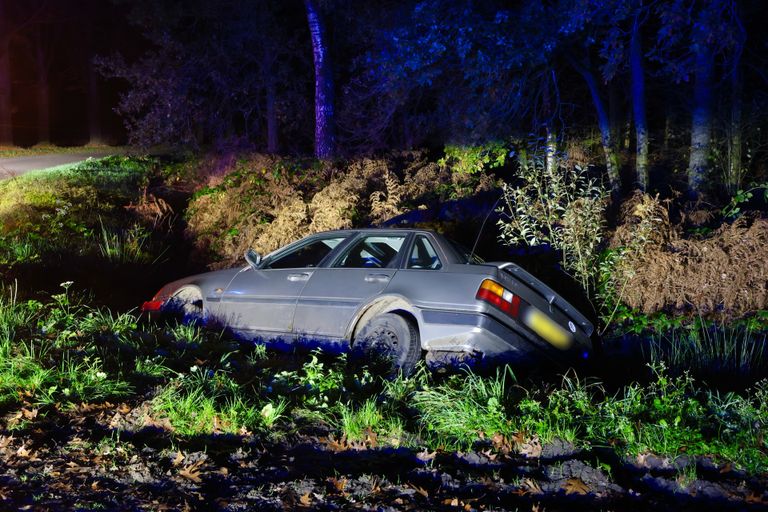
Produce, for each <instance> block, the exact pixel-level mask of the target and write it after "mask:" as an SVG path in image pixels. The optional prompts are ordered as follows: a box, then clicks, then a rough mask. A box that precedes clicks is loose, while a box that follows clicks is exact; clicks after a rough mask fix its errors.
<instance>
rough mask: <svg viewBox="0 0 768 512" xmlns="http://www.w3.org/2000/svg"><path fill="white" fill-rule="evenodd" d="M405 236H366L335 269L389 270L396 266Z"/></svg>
mask: <svg viewBox="0 0 768 512" xmlns="http://www.w3.org/2000/svg"><path fill="white" fill-rule="evenodd" d="M404 241H405V235H392V236H381V235H377V236H366V237H363V238H361V239H360V240H359V241H358V242H356V243H355V244H353V245H352V247H351V248H350V249H349V250H348V251H347V252H346V253H345V254H344V255H343V256H342V257H341V258H340V259H339V261H338V262H337V263H336V264H335V265H334V266H335V267H344V268H387V267H391V266H393V265H394V264H395V261H396V259H397V253H398V252H399V251H400V248H401V247H402V246H403V242H404Z"/></svg>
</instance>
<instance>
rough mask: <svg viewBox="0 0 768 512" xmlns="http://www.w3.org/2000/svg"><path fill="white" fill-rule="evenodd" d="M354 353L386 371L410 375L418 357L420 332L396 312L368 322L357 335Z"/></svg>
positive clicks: (419, 352) (419, 353) (419, 355)
mask: <svg viewBox="0 0 768 512" xmlns="http://www.w3.org/2000/svg"><path fill="white" fill-rule="evenodd" d="M352 348H353V352H356V353H358V354H361V355H363V356H364V357H365V358H366V360H367V361H370V362H372V363H378V362H381V363H384V364H385V365H386V366H387V367H385V368H383V369H384V370H385V372H387V373H389V372H392V371H394V372H397V371H402V373H403V375H410V374H411V373H413V370H414V368H415V367H416V363H417V362H418V361H419V358H420V357H421V343H420V342H419V332H418V330H417V329H416V326H415V325H414V324H413V322H411V321H409V320H408V319H406V318H404V317H402V316H400V315H397V314H395V313H385V314H383V315H379V316H377V317H374V318H372V319H371V320H369V321H368V322H367V323H366V324H365V325H364V326H363V327H362V328H361V329H360V331H359V332H358V333H357V335H356V336H355V339H354V343H353V346H352Z"/></svg>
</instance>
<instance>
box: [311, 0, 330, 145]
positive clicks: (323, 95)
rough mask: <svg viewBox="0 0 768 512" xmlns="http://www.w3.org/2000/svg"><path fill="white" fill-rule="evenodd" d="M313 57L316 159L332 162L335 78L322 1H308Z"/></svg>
mask: <svg viewBox="0 0 768 512" xmlns="http://www.w3.org/2000/svg"><path fill="white" fill-rule="evenodd" d="M304 6H305V7H306V10H307V21H308V23H309V32H310V34H311V35H312V56H313V59H314V66H315V156H316V157H317V158H330V157H332V156H333V153H334V149H335V148H334V132H333V129H334V115H333V114H334V112H333V75H332V73H331V60H330V56H329V55H328V41H327V37H326V31H325V25H324V20H323V18H322V16H321V12H320V6H319V5H318V0H304Z"/></svg>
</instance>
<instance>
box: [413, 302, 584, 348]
mask: <svg viewBox="0 0 768 512" xmlns="http://www.w3.org/2000/svg"><path fill="white" fill-rule="evenodd" d="M421 319H422V322H423V323H422V325H421V329H420V335H421V343H422V348H424V349H425V350H430V351H446V352H468V353H475V354H482V356H483V357H484V358H487V357H490V358H495V357H500V356H511V357H513V358H525V359H527V358H528V357H529V356H541V355H546V356H549V357H552V356H554V357H557V358H568V359H570V358H574V357H576V358H585V357H588V356H589V354H590V352H591V348H592V347H591V346H590V345H587V344H585V343H583V342H580V341H579V340H576V342H575V343H574V344H573V346H572V347H571V348H569V349H567V350H560V349H558V348H556V347H554V346H553V345H551V344H549V343H547V342H546V341H544V340H542V339H540V338H539V337H538V336H536V335H535V334H534V333H532V332H531V331H529V330H528V329H527V328H526V327H524V326H523V325H519V324H517V325H516V328H512V327H510V326H507V325H505V324H503V323H502V322H500V321H499V320H497V319H495V318H493V317H492V316H490V315H488V314H484V313H472V312H448V311H436V310H422V311H421Z"/></svg>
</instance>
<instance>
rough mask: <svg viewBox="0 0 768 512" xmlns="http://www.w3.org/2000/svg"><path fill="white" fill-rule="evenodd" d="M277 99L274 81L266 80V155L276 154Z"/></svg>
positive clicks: (270, 78)
mask: <svg viewBox="0 0 768 512" xmlns="http://www.w3.org/2000/svg"><path fill="white" fill-rule="evenodd" d="M276 103H277V98H276V91H275V81H274V80H273V79H272V77H269V78H267V153H277V151H278V138H277V105H276Z"/></svg>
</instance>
